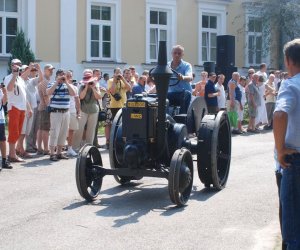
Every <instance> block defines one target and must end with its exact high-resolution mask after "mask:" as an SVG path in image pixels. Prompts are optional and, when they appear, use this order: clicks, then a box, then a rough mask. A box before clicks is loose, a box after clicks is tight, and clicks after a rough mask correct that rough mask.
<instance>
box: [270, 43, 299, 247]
mask: <svg viewBox="0 0 300 250" xmlns="http://www.w3.org/2000/svg"><path fill="white" fill-rule="evenodd" d="M284 57H285V65H286V68H287V70H288V73H289V75H290V77H291V78H289V79H287V80H286V81H284V83H283V84H282V85H281V87H280V90H279V94H278V98H277V102H276V108H275V112H274V117H273V119H274V138H275V149H276V157H275V158H276V159H277V161H278V162H279V164H280V166H281V168H282V169H283V170H282V179H281V181H280V179H279V182H281V183H279V185H278V186H279V188H280V201H281V206H282V217H281V218H282V237H283V240H284V242H285V243H286V246H287V249H290V250H292V249H300V223H299V222H300V213H299V211H300V175H299V169H300V157H299V152H300V133H299V124H300V116H299V112H300V101H299V100H300V39H295V40H293V41H291V42H288V43H287V44H286V45H285V46H284ZM292 154H294V155H292ZM288 155H290V157H289V159H288V157H287V156H288ZM276 177H279V176H276ZM277 180H278V179H277Z"/></svg>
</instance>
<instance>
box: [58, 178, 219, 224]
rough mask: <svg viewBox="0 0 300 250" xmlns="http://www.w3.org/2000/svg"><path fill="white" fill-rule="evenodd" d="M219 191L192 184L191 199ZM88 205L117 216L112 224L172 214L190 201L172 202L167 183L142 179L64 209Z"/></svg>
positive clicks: (197, 199)
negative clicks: (153, 215) (150, 213)
mask: <svg viewBox="0 0 300 250" xmlns="http://www.w3.org/2000/svg"><path fill="white" fill-rule="evenodd" d="M217 193H218V192H216V191H215V190H214V189H208V188H203V189H199V187H197V186H193V189H192V193H191V196H190V200H196V201H200V202H205V201H207V200H208V199H210V198H211V197H212V196H214V195H215V194H217ZM85 205H93V206H99V207H100V210H99V211H97V212H96V215H97V216H104V217H112V218H114V225H113V227H122V226H125V225H128V224H135V223H137V222H139V218H141V217H143V216H144V215H146V214H148V213H149V212H156V213H160V215H161V216H172V215H174V214H176V213H179V212H182V211H184V210H185V208H187V207H188V203H187V205H186V206H184V207H176V206H175V205H174V204H173V203H172V202H171V200H170V198H169V192H168V187H167V185H166V184H165V183H156V184H152V185H146V184H142V183H139V182H138V183H130V184H127V185H124V186H116V187H113V188H109V189H106V190H103V191H102V192H101V193H100V199H99V200H96V201H95V202H93V203H87V202H86V201H76V202H75V203H72V204H70V205H69V206H67V207H65V208H63V210H73V209H77V208H79V207H81V206H85Z"/></svg>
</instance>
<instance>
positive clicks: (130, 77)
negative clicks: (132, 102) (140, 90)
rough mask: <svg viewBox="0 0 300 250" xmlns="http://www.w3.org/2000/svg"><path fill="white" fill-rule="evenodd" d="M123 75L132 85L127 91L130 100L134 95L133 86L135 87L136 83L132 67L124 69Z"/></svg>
mask: <svg viewBox="0 0 300 250" xmlns="http://www.w3.org/2000/svg"><path fill="white" fill-rule="evenodd" d="M123 77H124V79H125V80H126V81H127V82H128V83H129V84H130V87H131V89H130V90H129V91H127V92H126V97H127V100H128V99H130V98H131V97H132V88H133V85H134V84H135V82H136V81H135V79H134V78H132V75H131V71H130V69H124V70H123ZM133 79H134V80H133Z"/></svg>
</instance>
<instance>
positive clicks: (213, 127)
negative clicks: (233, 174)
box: [197, 111, 231, 190]
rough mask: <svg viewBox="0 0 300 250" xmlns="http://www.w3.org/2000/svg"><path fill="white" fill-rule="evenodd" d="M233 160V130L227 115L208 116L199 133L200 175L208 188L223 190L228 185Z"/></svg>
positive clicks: (203, 120) (198, 161) (221, 112)
mask: <svg viewBox="0 0 300 250" xmlns="http://www.w3.org/2000/svg"><path fill="white" fill-rule="evenodd" d="M230 160H231V130H230V123H229V120H228V116H227V113H226V112H225V111H220V112H218V114H216V115H206V116H204V118H203V119H202V122H201V127H200V129H199V132H198V155H197V165H198V166H197V167H198V175H199V178H200V180H201V182H202V183H204V185H205V186H206V187H209V186H210V185H211V184H212V185H213V186H214V187H215V188H216V189H217V190H222V189H223V188H224V187H225V186H226V183H227V180H228V175H229V170H230Z"/></svg>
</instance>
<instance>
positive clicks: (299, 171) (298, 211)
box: [280, 154, 300, 250]
mask: <svg viewBox="0 0 300 250" xmlns="http://www.w3.org/2000/svg"><path fill="white" fill-rule="evenodd" d="M287 161H288V162H289V163H291V166H290V167H289V168H286V169H284V170H283V173H282V180H281V191H280V200H281V205H282V237H283V240H284V241H285V243H286V244H287V249H288V250H299V249H300V154H296V155H293V156H292V157H290V159H288V160H287Z"/></svg>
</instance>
